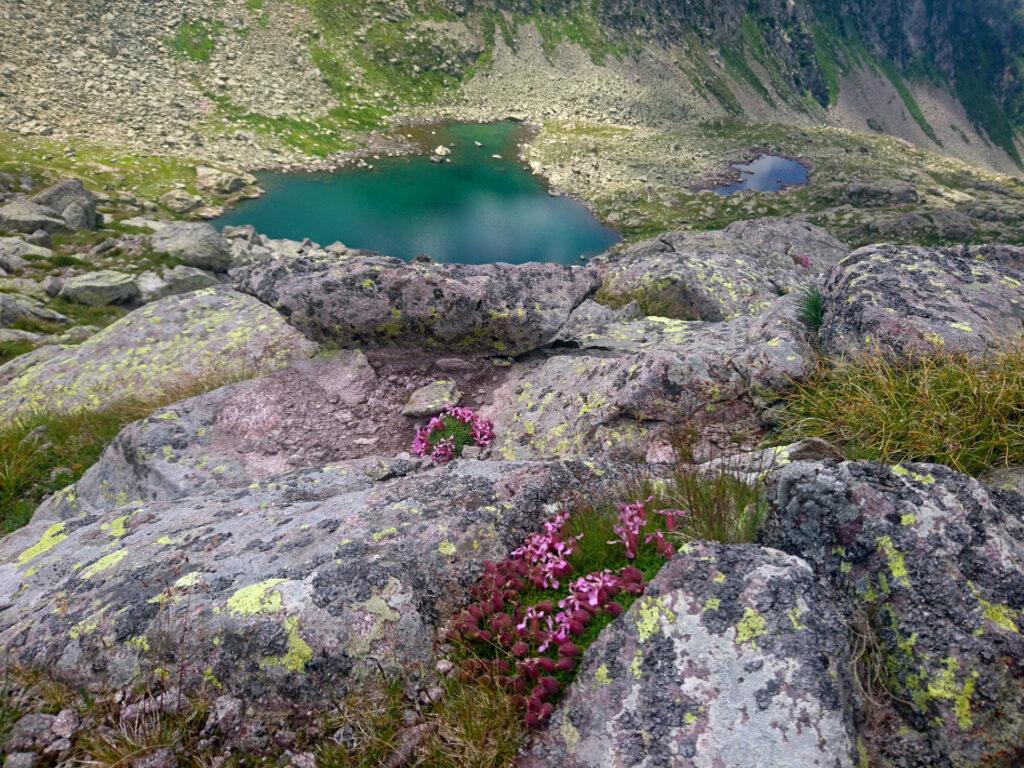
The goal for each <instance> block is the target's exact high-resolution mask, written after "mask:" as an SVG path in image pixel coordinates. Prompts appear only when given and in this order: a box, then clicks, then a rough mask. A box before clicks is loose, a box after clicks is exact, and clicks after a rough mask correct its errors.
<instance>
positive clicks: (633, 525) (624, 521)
mask: <svg viewBox="0 0 1024 768" xmlns="http://www.w3.org/2000/svg"><path fill="white" fill-rule="evenodd" d="M649 502H650V499H647V501H634V502H631V503H629V504H619V505H618V508H619V523H618V525H616V526H615V527H614V528H613V529H612V530H614V531H615V533H616V534H618V537H619V538H618V540H616V541H609V542H608V543H609V544H622V546H624V547H625V548H626V557H628V558H629V559H630V560H635V559H636V554H637V549H638V547H639V546H640V533H641V531H642V530H643V529H644V527H646V525H647V522H648V512H647V504H648V503H649ZM654 514H657V515H661V516H662V517H663V518H664V520H665V530H664V531H663V530H661V529H660V528H656V529H655V530H654V531H652V532H651V533H648V534H647V536H645V537H644V543H645V544H653V545H654V547H655V549H657V551H658V554H659V555H661V556H662V557H665V558H668V557H672V554H673V553H674V552H675V549H674V548H673V546H672V544H671V543H670V542H669V541H668V539H666V538H665V533H666V532H668V533H671V532H672V531H674V530H675V520H676V517H678V516H680V515H682V514H683V513H682V511H681V510H678V509H660V510H658V511H657V512H655V513H654Z"/></svg>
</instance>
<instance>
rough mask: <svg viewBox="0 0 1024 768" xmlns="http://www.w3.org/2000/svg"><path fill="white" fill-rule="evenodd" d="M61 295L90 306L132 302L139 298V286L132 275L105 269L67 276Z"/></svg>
mask: <svg viewBox="0 0 1024 768" xmlns="http://www.w3.org/2000/svg"><path fill="white" fill-rule="evenodd" d="M60 296H61V297H62V298H65V299H67V300H68V301H73V302H75V303H76V304H86V305H88V306H90V307H103V306H107V305H109V304H131V303H133V302H135V301H138V299H139V287H138V285H136V282H135V278H134V277H133V276H132V275H128V274H125V273H124V272H118V271H116V270H113V269H103V270H100V271H99V272H84V273H83V274H80V275H75V276H74V277H69V278H67V279H66V280H64V282H63V285H62V286H61V289H60Z"/></svg>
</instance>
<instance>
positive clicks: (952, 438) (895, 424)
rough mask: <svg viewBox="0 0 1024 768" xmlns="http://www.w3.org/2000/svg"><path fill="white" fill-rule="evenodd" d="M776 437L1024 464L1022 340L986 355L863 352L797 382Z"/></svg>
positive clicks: (874, 456)
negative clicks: (900, 357)
mask: <svg viewBox="0 0 1024 768" xmlns="http://www.w3.org/2000/svg"><path fill="white" fill-rule="evenodd" d="M782 422H783V426H782V428H781V434H780V437H781V438H782V439H784V440H799V439H802V438H805V437H819V438H822V439H824V440H828V441H829V442H831V443H833V444H835V445H837V446H839V447H840V448H841V449H842V450H843V452H844V454H845V455H846V456H848V457H849V458H853V459H868V460H873V461H883V462H886V463H898V462H904V461H921V462H933V463H937V464H945V465H947V466H949V467H952V468H953V469H955V470H957V471H959V472H963V473H965V474H969V475H979V474H981V473H983V472H985V471H986V470H988V469H991V468H992V467H1002V466H1007V465H1011V464H1022V463H1024V346H1020V347H1016V348H1013V349H1009V350H1007V351H1004V352H1001V353H998V354H993V355H991V356H989V357H988V358H986V359H983V360H977V359H971V358H968V357H966V356H964V355H954V354H935V355H930V356H927V357H919V358H917V359H914V360H912V361H893V360H890V359H887V358H886V357H884V356H882V355H874V354H872V355H864V356H862V357H860V358H857V359H855V360H849V361H844V362H840V363H829V362H823V363H821V364H820V365H819V367H818V369H817V370H816V371H815V372H814V373H813V374H812V375H811V376H810V378H809V379H808V380H807V381H805V382H802V383H797V384H796V388H795V390H794V391H793V393H792V394H791V395H790V397H789V400H788V402H787V404H786V407H785V410H784V413H783V418H782Z"/></svg>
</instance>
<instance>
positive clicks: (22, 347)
mask: <svg viewBox="0 0 1024 768" xmlns="http://www.w3.org/2000/svg"><path fill="white" fill-rule="evenodd" d="M35 348H36V345H35V344H33V343H32V342H29V341H4V342H0V365H3V364H4V363H9V362H10V361H11V360H13V359H14V358H16V357H20V356H21V355H24V354H26V353H28V352H31V351H32V350H33V349H35Z"/></svg>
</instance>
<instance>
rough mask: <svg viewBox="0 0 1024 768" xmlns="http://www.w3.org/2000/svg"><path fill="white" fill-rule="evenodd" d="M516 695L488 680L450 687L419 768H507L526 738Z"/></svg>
mask: <svg viewBox="0 0 1024 768" xmlns="http://www.w3.org/2000/svg"><path fill="white" fill-rule="evenodd" d="M513 695H514V694H513V693H512V692H511V691H509V690H508V689H506V688H503V687H502V686H500V685H496V684H494V682H493V681H491V680H488V679H486V678H485V679H482V680H458V679H451V680H448V681H446V683H445V695H444V698H442V699H441V701H440V702H439V704H438V705H437V707H436V708H435V710H434V711H433V712H432V713H431V714H430V715H429V716H428V718H427V722H428V725H429V727H430V729H431V730H430V734H429V736H428V737H427V739H426V742H425V744H424V745H423V746H422V747H421V749H420V750H419V752H420V754H419V760H418V761H417V762H416V763H415V764H417V765H422V766H427V767H429V768H465V767H466V766H473V768H506V766H511V765H513V764H514V761H515V757H516V755H517V754H518V752H519V748H520V746H521V745H522V741H523V738H524V737H525V735H526V727H525V725H524V724H523V718H522V713H521V712H519V711H518V709H517V708H516V707H515V706H514V705H513V703H512V697H513Z"/></svg>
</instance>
